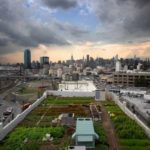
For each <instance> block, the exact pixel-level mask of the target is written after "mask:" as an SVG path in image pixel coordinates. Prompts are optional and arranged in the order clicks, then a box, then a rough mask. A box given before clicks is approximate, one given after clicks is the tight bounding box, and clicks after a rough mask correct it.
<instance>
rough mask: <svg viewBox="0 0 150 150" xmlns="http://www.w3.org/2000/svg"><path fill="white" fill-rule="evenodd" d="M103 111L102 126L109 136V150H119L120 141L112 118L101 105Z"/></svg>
mask: <svg viewBox="0 0 150 150" xmlns="http://www.w3.org/2000/svg"><path fill="white" fill-rule="evenodd" d="M101 111H102V124H103V127H104V129H105V131H106V134H107V140H108V141H107V142H108V145H109V150H119V149H120V148H119V144H118V139H117V136H116V133H115V131H114V128H113V125H112V123H111V120H110V117H109V114H108V112H107V111H106V109H105V108H104V106H102V105H101Z"/></svg>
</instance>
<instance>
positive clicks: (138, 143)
mask: <svg viewBox="0 0 150 150" xmlns="http://www.w3.org/2000/svg"><path fill="white" fill-rule="evenodd" d="M103 105H104V106H105V107H106V109H107V111H108V113H109V114H110V118H111V120H112V123H113V125H114V128H115V130H116V132H117V135H118V138H119V143H120V145H121V150H150V140H149V139H148V137H147V135H146V134H145V132H144V130H143V129H142V128H141V127H140V126H139V125H138V124H137V123H136V122H135V121H134V120H132V119H131V118H129V117H128V116H127V115H125V114H124V112H122V110H121V109H120V108H119V107H118V106H117V105H116V104H114V102H112V101H106V102H103Z"/></svg>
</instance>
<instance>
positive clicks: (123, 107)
mask: <svg viewBox="0 0 150 150" xmlns="http://www.w3.org/2000/svg"><path fill="white" fill-rule="evenodd" d="M106 93H107V96H108V97H109V98H111V99H112V100H113V101H114V102H115V103H116V104H117V105H118V106H119V107H120V108H121V110H122V111H123V112H124V113H125V114H126V115H128V116H129V117H130V118H131V119H133V120H135V121H136V122H137V123H138V125H139V126H141V127H142V128H143V129H144V131H145V133H146V134H147V135H148V137H149V138H150V128H148V127H147V126H146V125H145V124H144V123H143V122H142V121H141V120H140V119H139V118H138V117H137V116H136V115H135V114H134V113H132V112H131V111H130V110H129V109H128V108H127V107H126V104H125V103H122V102H120V100H119V96H117V95H116V94H115V93H112V92H108V91H107V92H106Z"/></svg>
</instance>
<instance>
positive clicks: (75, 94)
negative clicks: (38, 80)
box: [46, 90, 95, 97]
mask: <svg viewBox="0 0 150 150" xmlns="http://www.w3.org/2000/svg"><path fill="white" fill-rule="evenodd" d="M46 92H47V95H54V96H62V97H94V96H95V91H93V92H75V91H73V92H71V91H50V90H49V91H46Z"/></svg>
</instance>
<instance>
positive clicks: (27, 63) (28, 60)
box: [24, 49, 31, 69]
mask: <svg viewBox="0 0 150 150" xmlns="http://www.w3.org/2000/svg"><path fill="white" fill-rule="evenodd" d="M24 68H25V69H31V52H30V49H25V51H24Z"/></svg>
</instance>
